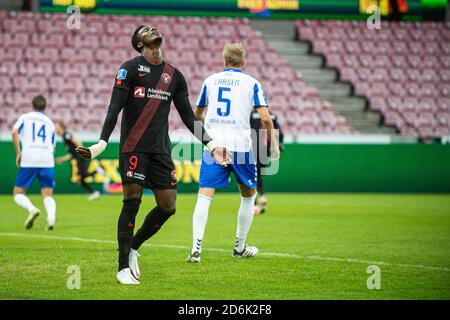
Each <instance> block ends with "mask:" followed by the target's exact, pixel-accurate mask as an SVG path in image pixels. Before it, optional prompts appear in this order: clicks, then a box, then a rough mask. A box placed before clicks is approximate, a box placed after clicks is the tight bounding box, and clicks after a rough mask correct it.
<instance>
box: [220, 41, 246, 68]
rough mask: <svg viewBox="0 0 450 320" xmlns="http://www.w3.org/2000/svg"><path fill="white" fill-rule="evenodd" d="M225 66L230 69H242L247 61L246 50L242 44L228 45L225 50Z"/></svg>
mask: <svg viewBox="0 0 450 320" xmlns="http://www.w3.org/2000/svg"><path fill="white" fill-rule="evenodd" d="M223 58H224V59H225V64H226V65H227V66H230V67H242V66H243V65H244V59H245V49H244V46H243V45H242V44H241V43H228V44H226V45H225V47H224V48H223Z"/></svg>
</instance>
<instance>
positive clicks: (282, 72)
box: [0, 12, 353, 133]
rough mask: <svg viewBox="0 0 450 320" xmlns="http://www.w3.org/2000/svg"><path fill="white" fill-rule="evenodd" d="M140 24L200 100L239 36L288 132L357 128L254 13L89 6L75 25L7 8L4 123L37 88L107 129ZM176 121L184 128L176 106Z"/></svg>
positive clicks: (83, 127) (0, 65) (0, 17)
mask: <svg viewBox="0 0 450 320" xmlns="http://www.w3.org/2000/svg"><path fill="white" fill-rule="evenodd" d="M140 24H152V25H155V26H157V27H158V28H159V29H160V31H161V33H162V35H163V36H164V39H165V40H164V47H163V54H164V57H165V59H166V60H167V61H168V62H169V63H172V64H173V65H174V66H176V67H177V68H179V69H180V70H181V71H182V72H183V73H184V75H185V77H186V79H187V80H188V83H189V89H190V97H191V102H192V103H193V104H194V103H195V100H196V97H197V95H198V93H199V91H200V88H201V83H202V81H203V79H204V78H206V77H207V76H208V75H210V74H212V73H214V72H219V71H221V70H222V68H223V58H222V50H223V46H224V45H225V44H226V43H227V42H232V41H233V42H234V41H239V42H242V43H243V44H244V46H245V47H246V49H247V60H246V66H245V70H244V71H245V72H246V73H248V74H250V75H252V76H254V77H255V78H257V79H258V80H260V82H261V83H262V85H263V88H264V89H265V91H266V93H267V97H268V100H269V101H270V108H271V109H272V110H273V111H274V112H275V113H277V114H278V115H279V117H280V119H281V120H282V121H283V120H284V129H285V131H286V132H290V133H297V132H302V133H351V132H353V131H352V129H351V128H350V126H349V125H348V124H347V122H346V119H345V118H343V117H342V116H340V115H339V114H337V113H336V112H335V110H334V109H333V107H332V106H331V105H330V104H329V103H328V102H326V101H324V100H323V99H321V98H320V97H319V95H318V93H317V90H316V89H315V88H313V87H311V86H309V85H307V84H306V83H305V82H304V80H303V79H302V77H301V75H300V74H298V73H297V72H296V71H295V70H294V69H293V68H291V67H290V66H289V64H288V63H287V62H286V61H285V60H284V59H283V58H282V57H280V56H279V55H278V54H277V53H276V52H275V51H274V49H272V48H271V47H269V46H268V44H267V43H266V42H265V41H264V40H263V38H262V35H261V34H260V33H259V32H258V31H256V30H254V29H253V28H251V26H250V25H249V21H248V20H247V19H230V18H198V17H165V16H129V15H98V14H86V15H83V16H82V20H81V29H79V30H76V29H74V30H71V29H68V28H67V27H66V20H65V17H64V15H63V14H48V13H46V14H41V13H28V12H26V13H25V12H0V42H1V43H2V46H1V48H0V103H1V106H2V110H4V112H1V113H0V131H4V130H10V129H11V126H12V124H13V123H14V121H15V120H16V119H17V117H18V115H19V114H20V113H22V112H24V111H26V110H29V109H30V101H31V98H32V97H33V95H36V94H43V95H44V96H45V97H46V98H47V100H48V104H49V106H48V107H49V108H48V114H49V115H50V116H51V117H52V118H53V119H55V120H64V121H65V122H66V123H67V125H68V126H69V127H70V128H71V129H72V130H75V131H85V132H98V131H100V129H101V125H102V122H103V119H104V115H105V112H106V109H107V106H108V103H109V98H110V94H111V90H112V86H113V83H114V77H115V75H116V73H117V70H118V69H119V67H120V65H121V63H123V62H125V61H126V60H128V59H131V58H132V57H134V56H136V55H137V53H136V52H135V51H134V50H133V48H132V47H131V44H130V37H131V34H132V32H133V31H134V29H135V28H136V27H137V26H138V25H140ZM169 124H170V129H171V130H176V129H180V128H184V125H183V124H182V122H181V119H180V118H179V116H178V114H177V112H176V110H174V108H173V110H172V111H171V112H170V115H169ZM116 132H118V126H116Z"/></svg>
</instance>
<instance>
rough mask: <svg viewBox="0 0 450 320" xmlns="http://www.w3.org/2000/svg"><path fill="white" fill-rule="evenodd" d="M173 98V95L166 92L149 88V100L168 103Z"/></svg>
mask: <svg viewBox="0 0 450 320" xmlns="http://www.w3.org/2000/svg"><path fill="white" fill-rule="evenodd" d="M170 96H171V93H170V92H168V91H164V90H159V89H154V88H148V91H147V98H149V99H151V98H153V99H158V100H165V101H168V100H169V98H170Z"/></svg>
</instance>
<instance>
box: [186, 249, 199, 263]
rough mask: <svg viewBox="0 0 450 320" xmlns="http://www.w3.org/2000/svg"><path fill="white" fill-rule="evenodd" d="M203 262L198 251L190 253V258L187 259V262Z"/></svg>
mask: <svg viewBox="0 0 450 320" xmlns="http://www.w3.org/2000/svg"><path fill="white" fill-rule="evenodd" d="M200 260H201V254H200V252H198V251H194V252H193V253H190V254H189V255H188V257H187V258H186V261H187V262H200Z"/></svg>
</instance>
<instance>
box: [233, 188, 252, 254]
mask: <svg viewBox="0 0 450 320" xmlns="http://www.w3.org/2000/svg"><path fill="white" fill-rule="evenodd" d="M255 198H256V193H255V194H254V195H253V196H251V197H242V196H241V206H240V207H239V213H238V224H237V230H236V243H235V249H236V250H237V251H239V252H241V251H242V250H244V248H245V240H246V239H247V234H248V231H249V230H250V226H251V225H252V222H253V206H254V205H255Z"/></svg>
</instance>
